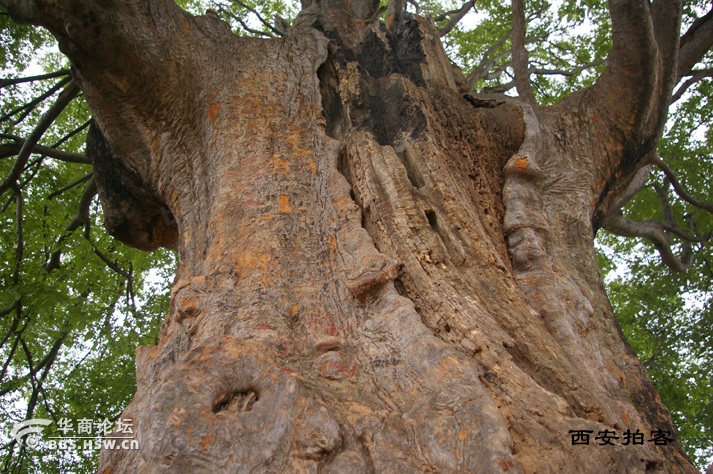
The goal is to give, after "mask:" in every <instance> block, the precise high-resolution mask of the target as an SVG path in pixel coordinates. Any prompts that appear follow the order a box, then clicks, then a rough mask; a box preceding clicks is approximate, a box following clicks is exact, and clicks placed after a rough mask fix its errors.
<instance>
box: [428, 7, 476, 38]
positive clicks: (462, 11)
mask: <svg viewBox="0 0 713 474" xmlns="http://www.w3.org/2000/svg"><path fill="white" fill-rule="evenodd" d="M474 6H475V2H474V1H470V2H466V3H464V4H463V6H462V7H460V8H459V9H458V10H453V11H450V12H447V13H444V14H443V18H442V19H445V18H447V17H450V18H449V19H448V23H446V24H445V25H444V26H443V27H442V28H439V29H438V36H446V35H447V34H448V33H450V32H451V31H453V28H455V27H456V25H458V23H459V22H460V21H461V20H462V19H463V17H464V16H466V15H467V14H468V12H469V11H470V10H471V9H472V8H473V7H474ZM434 20H435V18H434Z"/></svg>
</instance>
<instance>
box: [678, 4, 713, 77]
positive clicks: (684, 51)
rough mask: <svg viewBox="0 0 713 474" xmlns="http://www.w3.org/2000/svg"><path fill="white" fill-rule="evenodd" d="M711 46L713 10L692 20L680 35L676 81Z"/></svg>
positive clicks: (687, 71)
mask: <svg viewBox="0 0 713 474" xmlns="http://www.w3.org/2000/svg"><path fill="white" fill-rule="evenodd" d="M712 47H713V10H711V11H709V12H708V13H706V14H705V15H704V16H702V17H701V18H699V19H697V20H696V21H694V22H693V24H692V25H691V27H690V28H688V31H686V33H685V34H684V35H683V36H682V37H681V44H680V48H679V52H678V68H677V72H678V77H677V82H678V81H680V80H681V79H683V77H684V76H686V75H688V74H689V73H690V72H691V71H692V70H693V67H694V66H695V65H696V64H697V63H698V62H699V61H700V60H701V59H702V58H703V56H704V55H705V54H706V53H707V52H708V51H710V49H711V48H712Z"/></svg>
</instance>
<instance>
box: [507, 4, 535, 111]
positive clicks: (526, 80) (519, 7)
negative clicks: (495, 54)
mask: <svg viewBox="0 0 713 474" xmlns="http://www.w3.org/2000/svg"><path fill="white" fill-rule="evenodd" d="M526 31H527V20H526V19H525V1H524V0H512V68H513V71H514V73H515V88H516V89H517V93H518V95H519V96H520V98H521V99H522V100H524V101H525V102H527V103H528V104H532V105H534V104H535V103H536V102H535V94H534V93H533V92H532V84H531V83H530V67H529V66H530V61H529V56H528V53H527V48H525V33H526Z"/></svg>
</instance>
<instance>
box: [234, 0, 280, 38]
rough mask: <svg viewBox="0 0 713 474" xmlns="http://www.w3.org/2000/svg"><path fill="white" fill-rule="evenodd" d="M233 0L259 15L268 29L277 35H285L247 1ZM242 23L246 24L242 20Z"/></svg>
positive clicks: (258, 17) (259, 18) (261, 21)
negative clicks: (247, 3)
mask: <svg viewBox="0 0 713 474" xmlns="http://www.w3.org/2000/svg"><path fill="white" fill-rule="evenodd" d="M231 1H232V2H233V3H236V4H237V5H239V6H241V7H242V8H244V9H246V10H248V11H249V12H250V13H252V14H254V15H255V16H256V17H257V19H258V20H260V23H262V24H263V25H265V27H266V28H267V29H268V30H270V31H272V32H273V33H274V34H275V35H277V36H283V34H282V33H281V32H280V31H279V30H277V29H276V28H275V27H274V26H272V25H271V24H270V22H269V21H267V20H265V19H264V18H263V17H262V15H260V13H259V12H258V11H257V10H256V9H254V8H252V7H251V6H250V5H246V4H245V3H243V2H241V1H240V0H231ZM239 21H240V20H239ZM240 24H244V23H243V22H242V21H240ZM268 36H269V35H268Z"/></svg>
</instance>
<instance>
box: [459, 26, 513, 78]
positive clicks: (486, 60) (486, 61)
mask: <svg viewBox="0 0 713 474" xmlns="http://www.w3.org/2000/svg"><path fill="white" fill-rule="evenodd" d="M511 34H512V28H510V29H509V30H508V31H507V32H506V33H505V34H504V35H503V37H502V38H500V39H499V40H498V42H497V43H495V44H493V45H492V46H490V47H489V48H488V50H487V51H485V53H484V54H483V57H482V59H481V60H480V63H478V65H477V66H476V67H475V69H473V71H472V72H471V73H470V74H468V76H467V77H466V81H467V82H468V85H469V86H470V87H473V85H474V84H475V81H476V80H478V79H483V78H484V77H485V76H487V74H488V70H489V69H490V68H491V66H492V64H493V63H494V62H496V61H497V59H495V58H492V59H491V58H490V56H491V55H492V54H493V53H494V52H495V51H497V50H498V49H500V48H502V47H503V46H505V43H507V40H508V39H509V38H510V35H511ZM501 56H502V55H500V56H498V57H501Z"/></svg>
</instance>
